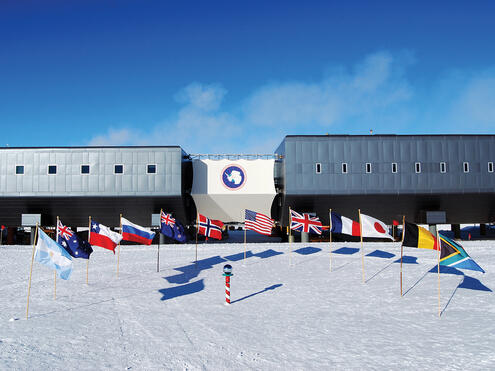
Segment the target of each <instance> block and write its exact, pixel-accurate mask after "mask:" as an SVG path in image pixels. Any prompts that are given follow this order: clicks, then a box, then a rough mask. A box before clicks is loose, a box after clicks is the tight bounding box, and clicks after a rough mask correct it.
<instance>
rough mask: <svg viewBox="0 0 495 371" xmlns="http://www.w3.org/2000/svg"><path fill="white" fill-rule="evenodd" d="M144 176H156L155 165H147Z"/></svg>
mask: <svg viewBox="0 0 495 371" xmlns="http://www.w3.org/2000/svg"><path fill="white" fill-rule="evenodd" d="M146 174H156V165H148V166H147V167H146Z"/></svg>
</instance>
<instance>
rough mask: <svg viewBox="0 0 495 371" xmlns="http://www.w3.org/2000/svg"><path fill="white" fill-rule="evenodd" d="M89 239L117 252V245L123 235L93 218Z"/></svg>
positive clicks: (94, 243) (95, 243)
mask: <svg viewBox="0 0 495 371" xmlns="http://www.w3.org/2000/svg"><path fill="white" fill-rule="evenodd" d="M89 240H90V241H91V245H93V246H99V247H103V248H104V249H108V250H112V251H113V253H114V254H115V247H117V244H118V243H119V242H120V241H121V240H122V235H121V234H119V233H117V232H114V231H111V230H110V228H108V227H106V226H104V225H103V224H100V223H97V222H95V221H93V220H92V221H91V232H90V234H89Z"/></svg>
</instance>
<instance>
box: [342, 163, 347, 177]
mask: <svg viewBox="0 0 495 371" xmlns="http://www.w3.org/2000/svg"><path fill="white" fill-rule="evenodd" d="M342 174H347V164H346V163H345V162H343V163H342Z"/></svg>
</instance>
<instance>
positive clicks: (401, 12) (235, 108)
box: [0, 0, 495, 153]
mask: <svg viewBox="0 0 495 371" xmlns="http://www.w3.org/2000/svg"><path fill="white" fill-rule="evenodd" d="M494 14H495V2H493V1H473V2H467V1H465V2H457V1H451V2H431V1H410V2H406V1H404V2H402V1H373V2H370V1H367V2H364V1H323V2H318V1H315V2H309V1H308V2H302V1H301V2H291V1H174V2H172V1H126V0H119V1H116V0H113V1H105V0H95V1H92V0H84V1H83V0H81V1H78V0H71V1H66V0H64V1H50V0H44V1H23V0H3V1H1V2H0V128H1V134H2V136H1V140H0V146H6V145H9V146H65V145H68V146H77V145H176V144H179V145H181V146H182V147H183V148H184V149H185V150H186V151H187V152H189V153H272V152H273V150H274V149H275V148H276V146H277V145H278V144H279V143H280V142H281V141H282V139H283V137H284V136H285V135H288V134H326V133H330V134H368V133H369V130H370V129H373V132H374V133H377V134H378V133H386V134H426V133H488V134H493V133H494V131H495V130H494V129H495V47H494V40H495V27H494V26H495V21H494Z"/></svg>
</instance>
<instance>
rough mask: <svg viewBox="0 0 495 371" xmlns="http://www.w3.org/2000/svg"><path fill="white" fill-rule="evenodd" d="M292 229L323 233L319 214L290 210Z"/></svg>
mask: <svg viewBox="0 0 495 371" xmlns="http://www.w3.org/2000/svg"><path fill="white" fill-rule="evenodd" d="M290 229H293V230H296V231H300V232H306V233H308V232H313V233H316V234H321V229H322V224H321V222H320V219H319V218H318V217H317V216H310V215H309V214H302V215H301V214H299V213H298V212H295V211H294V210H291V211H290Z"/></svg>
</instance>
